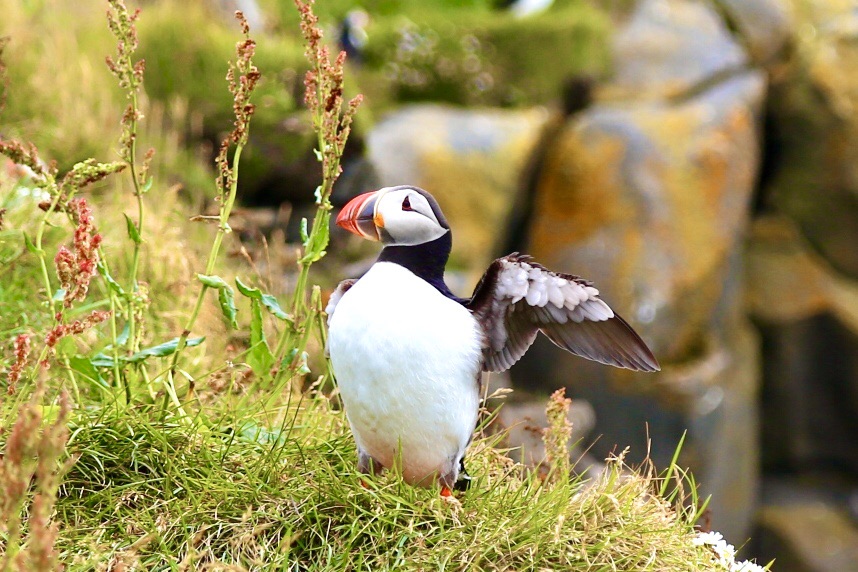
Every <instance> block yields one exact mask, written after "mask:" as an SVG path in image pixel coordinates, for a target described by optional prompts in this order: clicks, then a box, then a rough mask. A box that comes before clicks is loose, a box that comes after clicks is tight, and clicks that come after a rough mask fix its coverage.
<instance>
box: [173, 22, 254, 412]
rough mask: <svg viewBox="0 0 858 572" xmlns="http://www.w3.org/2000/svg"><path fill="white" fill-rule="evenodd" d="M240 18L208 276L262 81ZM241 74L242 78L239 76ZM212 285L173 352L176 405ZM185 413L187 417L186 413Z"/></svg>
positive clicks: (227, 228) (203, 291) (202, 290)
mask: <svg viewBox="0 0 858 572" xmlns="http://www.w3.org/2000/svg"><path fill="white" fill-rule="evenodd" d="M235 16H236V19H238V21H239V23H240V24H241V28H242V31H243V33H244V37H245V39H244V41H243V42H239V43H238V45H237V46H236V61H235V63H234V64H233V63H230V67H229V71H228V72H227V81H228V82H229V90H230V92H231V93H232V95H233V110H234V112H235V126H234V128H233V130H232V132H231V133H230V134H229V136H228V137H227V138H226V139H225V140H224V141H223V142H222V143H221V147H220V152H219V153H218V158H217V165H218V176H217V180H216V182H217V186H218V189H219V190H220V195H219V197H218V199H219V200H220V209H219V212H218V220H219V224H218V229H217V233H216V234H215V237H214V240H213V241H212V246H211V249H210V251H209V255H208V259H207V261H206V275H211V274H212V273H214V270H215V264H216V263H217V257H218V254H219V253H220V247H221V245H222V244H223V240H224V237H225V236H226V235H227V233H229V232H232V229H231V228H230V226H229V217H230V214H231V213H232V207H233V205H234V204H235V197H236V195H237V193H238V165H239V162H240V160H241V152H242V150H243V149H244V146H245V145H246V144H247V140H248V137H249V134H250V118H251V117H252V116H253V112H254V106H253V104H252V103H250V96H251V95H252V94H253V89H254V87H255V86H256V83H257V82H258V81H259V77H260V74H259V70H258V69H257V68H256V66H255V65H253V54H254V51H255V47H256V44H255V42H254V41H253V40H252V39H251V38H250V35H249V34H250V28H249V26H248V25H247V21H246V20H245V18H244V14H242V13H241V12H240V11H237V12H236V13H235ZM237 74H239V77H236V75H237ZM231 144H235V152H234V153H233V157H232V161H231V162H230V160H229V156H228V153H229V149H230V146H231ZM208 289H209V287H208V285H206V284H204V283H201V285H200V293H199V294H198V295H197V301H196V304H195V305H194V310H193V312H191V315H190V316H189V317H188V321H187V323H186V324H185V327H184V329H183V330H182V333H181V334H180V335H179V340H178V343H177V345H176V351H175V352H174V353H173V358H172V360H171V363H170V369H169V371H168V377H167V381H168V387H167V393H168V394H169V395H170V397H171V398H172V399H173V402H174V404H175V405H176V406H177V408H179V411H180V412H181V408H180V407H179V402H178V396H177V395H176V389H175V386H174V384H173V382H174V379H175V376H176V368H177V367H178V364H179V359H180V357H181V355H182V352H183V351H184V349H185V347H186V346H187V342H188V336H190V335H191V331H192V330H193V327H194V324H195V323H196V321H197V317H198V316H199V314H200V310H201V309H202V306H203V300H204V299H205V295H206V292H207V291H208ZM181 415H183V416H184V413H183V412H182V413H181Z"/></svg>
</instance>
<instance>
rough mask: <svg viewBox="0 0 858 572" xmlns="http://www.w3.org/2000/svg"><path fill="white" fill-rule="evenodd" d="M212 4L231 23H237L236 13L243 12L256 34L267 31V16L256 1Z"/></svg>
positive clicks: (215, 0) (229, 0)
mask: <svg viewBox="0 0 858 572" xmlns="http://www.w3.org/2000/svg"><path fill="white" fill-rule="evenodd" d="M211 4H212V5H213V6H214V8H215V9H216V10H217V11H218V12H220V13H221V15H222V17H223V18H224V20H226V21H227V22H229V23H232V22H234V21H235V12H236V11H237V10H241V12H242V13H244V18H245V19H246V20H247V24H248V25H249V26H250V29H251V30H252V31H253V32H254V33H259V32H261V31H262V30H264V29H265V14H263V13H262V9H261V8H260V7H259V3H258V2H257V1H256V0H212V2H211Z"/></svg>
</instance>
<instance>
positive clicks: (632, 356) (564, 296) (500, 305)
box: [466, 253, 660, 371]
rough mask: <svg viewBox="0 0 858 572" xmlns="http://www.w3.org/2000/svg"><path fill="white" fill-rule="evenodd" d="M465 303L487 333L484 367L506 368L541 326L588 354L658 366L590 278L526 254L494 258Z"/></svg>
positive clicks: (643, 367)
mask: <svg viewBox="0 0 858 572" xmlns="http://www.w3.org/2000/svg"><path fill="white" fill-rule="evenodd" d="M466 306H467V307H468V309H469V310H471V312H472V313H473V314H474V316H475V317H476V319H477V320H478V321H479V322H480V324H481V325H482V327H483V331H484V332H485V335H486V342H485V346H484V350H483V357H484V364H483V369H484V370H486V371H504V370H506V369H509V368H510V367H511V366H512V365H513V364H514V363H515V362H517V361H518V360H519V359H521V356H523V355H524V353H525V352H526V351H527V349H528V348H529V347H530V346H531V344H533V341H534V340H535V339H536V335H537V333H538V332H540V331H541V332H542V333H544V334H545V335H546V336H547V337H548V339H550V340H551V341H552V342H554V344H556V345H557V346H559V347H561V348H563V349H565V350H567V351H570V352H572V353H574V354H576V355H579V356H581V357H585V358H587V359H591V360H594V361H597V362H600V363H604V364H608V365H613V366H617V367H623V368H627V369H632V370H638V371H658V370H659V369H660V368H659V365H658V361H657V360H656V359H655V356H653V354H652V352H651V351H650V350H649V348H648V347H647V346H646V344H645V343H644V342H643V340H641V338H640V336H638V335H637V333H635V331H634V330H633V329H632V327H631V326H629V324H628V323H626V321H625V320H623V319H622V318H621V317H620V316H619V315H617V314H615V313H614V311H613V310H612V309H611V308H610V306H608V304H607V303H605V301H604V300H602V299H601V298H599V291H598V290H597V289H596V288H595V287H593V285H592V284H591V283H590V282H588V281H586V280H584V279H582V278H579V277H578V276H573V275H571V274H560V273H556V272H551V271H550V270H548V269H546V268H545V267H543V266H541V265H539V264H537V263H535V262H533V261H532V260H531V259H530V257H527V256H520V255H518V254H517V253H514V254H510V255H509V256H505V257H504V258H499V259H497V260H495V261H494V262H493V263H492V265H491V266H490V267H489V269H488V270H487V271H486V273H485V275H484V276H483V278H482V280H480V283H479V284H478V285H477V288H476V289H475V290H474V295H473V297H472V298H471V299H470V300H469V301H468V303H467V304H466Z"/></svg>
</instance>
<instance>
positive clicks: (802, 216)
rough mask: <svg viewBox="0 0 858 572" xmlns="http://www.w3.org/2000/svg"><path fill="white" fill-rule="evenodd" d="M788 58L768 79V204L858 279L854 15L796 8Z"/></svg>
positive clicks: (846, 10)
mask: <svg viewBox="0 0 858 572" xmlns="http://www.w3.org/2000/svg"><path fill="white" fill-rule="evenodd" d="M795 12H796V20H797V30H798V33H797V35H796V49H795V50H794V57H793V58H792V60H791V61H790V62H789V63H788V65H785V66H783V67H782V68H781V69H779V70H778V72H777V73H776V74H773V78H772V85H771V95H770V98H769V102H770V108H769V114H770V121H769V125H770V129H769V132H768V133H767V136H768V138H769V140H770V141H769V148H770V149H771V153H770V155H771V157H770V163H771V164H770V165H769V166H768V168H767V172H768V173H769V175H768V176H767V177H766V180H765V186H764V189H763V190H764V192H765V196H766V197H767V203H768V204H769V205H773V206H775V207H777V208H778V209H780V210H781V211H782V212H784V213H786V214H788V215H789V216H790V217H792V218H793V219H794V220H796V221H797V222H798V224H799V226H800V227H801V230H802V232H803V233H804V235H805V236H806V237H807V238H808V240H809V241H810V243H811V244H812V245H813V247H814V248H815V249H816V250H817V251H818V252H819V253H821V254H822V255H823V257H825V259H826V260H827V261H828V262H829V263H830V264H831V265H832V266H833V267H834V268H835V269H836V270H838V271H839V272H841V273H844V274H846V275H848V276H850V277H852V278H858V248H856V246H855V245H856V244H858V112H856V111H858V74H855V73H851V71H847V70H855V69H858V8H856V6H855V4H854V3H853V2H847V1H839V0H829V1H821V2H810V3H804V2H795Z"/></svg>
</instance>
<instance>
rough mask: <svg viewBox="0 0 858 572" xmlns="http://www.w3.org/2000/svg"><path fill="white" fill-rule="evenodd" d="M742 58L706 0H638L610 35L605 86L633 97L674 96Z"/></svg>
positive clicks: (737, 64) (718, 74) (729, 69)
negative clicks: (610, 76)
mask: <svg viewBox="0 0 858 572" xmlns="http://www.w3.org/2000/svg"><path fill="white" fill-rule="evenodd" d="M747 60H748V58H747V56H746V55H745V53H744V51H743V50H742V48H741V46H739V44H737V43H736V41H735V40H734V39H733V37H732V36H731V35H730V32H729V31H728V30H727V28H726V26H725V25H724V23H723V22H722V21H721V18H719V16H718V14H717V12H715V10H714V9H713V8H712V7H711V6H710V5H709V4H708V3H705V2H689V1H686V0H641V1H640V2H639V3H638V4H637V7H636V9H635V11H634V13H633V14H632V16H631V19H630V20H629V22H628V23H627V24H626V25H625V26H624V27H623V28H622V29H621V30H620V31H619V32H618V33H617V35H616V37H615V38H614V62H615V66H616V68H615V73H616V76H615V79H614V81H613V82H612V85H611V86H610V88H611V91H617V92H619V94H620V95H621V96H625V97H633V98H634V99H636V100H641V99H645V98H649V97H676V96H680V95H684V94H686V93H687V92H688V91H689V90H690V89H692V88H694V87H696V86H697V85H698V84H701V83H703V82H706V81H711V80H712V79H714V78H716V77H722V76H723V75H724V74H726V73H730V72H735V71H736V70H738V69H740V68H742V67H743V66H744V65H745V64H746V63H747Z"/></svg>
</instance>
